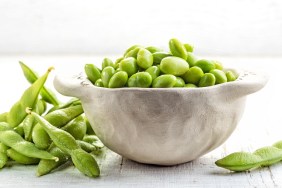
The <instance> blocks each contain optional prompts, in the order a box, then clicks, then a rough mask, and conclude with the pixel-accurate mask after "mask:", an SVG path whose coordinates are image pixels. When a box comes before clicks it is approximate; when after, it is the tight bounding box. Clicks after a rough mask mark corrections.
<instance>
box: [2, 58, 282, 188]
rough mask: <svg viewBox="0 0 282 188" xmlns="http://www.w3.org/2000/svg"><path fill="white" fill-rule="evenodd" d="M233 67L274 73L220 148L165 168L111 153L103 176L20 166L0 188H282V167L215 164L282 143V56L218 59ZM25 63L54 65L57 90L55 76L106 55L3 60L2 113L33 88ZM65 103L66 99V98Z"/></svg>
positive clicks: (6, 176)
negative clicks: (244, 168) (39, 173)
mask: <svg viewBox="0 0 282 188" xmlns="http://www.w3.org/2000/svg"><path fill="white" fill-rule="evenodd" d="M217 59H218V60H221V61H222V62H223V63H224V64H225V65H230V66H231V65H232V67H247V68H261V69H265V71H266V72H269V73H270V72H271V73H272V74H273V75H271V77H270V80H269V82H268V84H267V85H266V87H265V88H264V89H262V90H261V91H259V92H257V93H255V94H252V95H250V96H249V97H248V100H247V105H246V109H245V113H244V116H243V118H242V120H241V121H240V123H239V124H238V127H237V129H236V130H235V131H234V133H233V134H232V135H231V136H230V138H229V139H228V140H227V141H226V142H225V143H224V144H223V145H222V146H220V147H219V148H217V149H216V150H214V151H212V152H210V153H208V154H206V155H204V156H202V157H201V158H199V159H197V160H194V161H192V162H189V163H186V164H182V165H177V166H172V167H159V166H152V165H144V164H139V163H136V162H133V161H130V160H128V159H125V158H122V157H121V156H119V155H118V154H115V153H113V152H110V151H109V152H108V154H107V155H106V158H105V159H104V160H102V161H101V169H102V173H101V177H100V178H97V179H92V178H88V177H86V176H84V175H82V174H81V173H80V172H78V170H77V169H75V168H74V167H72V166H71V167H68V168H66V169H63V170H61V171H57V172H54V173H51V174H49V175H46V176H43V177H40V178H38V177H36V176H35V169H36V167H35V166H23V165H16V166H12V167H5V168H4V169H2V170H0V187H19V186H20V187H39V186H42V187H90V186H93V187H282V163H279V164H276V165H273V166H271V167H266V168H261V169H257V170H253V171H251V172H243V173H231V172H229V171H227V170H224V169H221V168H218V167H217V166H215V164H214V162H215V161H216V160H217V159H219V158H221V157H223V156H225V155H227V154H229V153H232V152H235V151H254V150H255V149H257V148H259V147H262V146H266V145H271V144H272V143H274V142H276V141H278V140H280V139H282V118H281V117H282V115H281V114H282V113H281V106H282V97H281V96H282V90H281V87H282V79H281V70H282V57H281V58H279V57H277V58H267V57H260V58H245V57H242V58H219V57H218V58H217ZM18 60H23V61H24V62H25V63H26V64H28V65H29V66H31V67H33V68H34V69H35V70H37V71H38V72H39V73H43V72H44V71H45V70H46V69H47V68H48V67H49V66H51V65H53V66H55V68H56V70H55V72H54V73H53V74H52V75H51V77H50V78H49V79H48V82H47V85H48V86H50V87H51V88H52V77H53V76H54V74H61V73H65V72H73V73H77V72H79V71H82V70H83V65H84V63H95V64H99V63H100V62H101V60H102V58H100V57H91V56H73V57H71V56H68V57H64V56H46V57H42V56H41V57H39V56H38V57H34V56H23V57H4V56H1V57H0V88H1V90H0V112H3V111H8V110H9V108H10V106H11V105H12V104H13V103H14V102H15V101H16V100H18V99H19V97H20V96H21V93H22V91H23V90H24V89H25V88H26V87H27V86H28V85H29V84H28V83H27V82H26V81H25V79H24V77H23V75H22V73H21V69H20V67H19V65H18V63H17V62H18ZM63 99H65V98H63Z"/></svg>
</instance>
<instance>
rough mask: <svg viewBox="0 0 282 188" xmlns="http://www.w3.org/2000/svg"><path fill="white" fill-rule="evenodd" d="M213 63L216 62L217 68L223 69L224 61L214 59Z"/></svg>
mask: <svg viewBox="0 0 282 188" xmlns="http://www.w3.org/2000/svg"><path fill="white" fill-rule="evenodd" d="M213 63H214V66H215V68H216V69H218V70H223V65H222V63H220V62H219V61H215V60H214V61H213Z"/></svg>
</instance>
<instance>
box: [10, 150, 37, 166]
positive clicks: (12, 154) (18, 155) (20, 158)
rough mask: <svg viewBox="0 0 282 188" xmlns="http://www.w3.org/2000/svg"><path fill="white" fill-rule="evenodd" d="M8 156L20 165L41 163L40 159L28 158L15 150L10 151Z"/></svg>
mask: <svg viewBox="0 0 282 188" xmlns="http://www.w3.org/2000/svg"><path fill="white" fill-rule="evenodd" d="M7 155H8V156H9V157H10V158H11V159H13V160H14V161H16V162H17V163H20V164H25V165H30V164H37V163H39V159H38V158H33V157H27V156H25V155H23V154H21V153H19V152H17V151H16V150H14V149H8V150H7Z"/></svg>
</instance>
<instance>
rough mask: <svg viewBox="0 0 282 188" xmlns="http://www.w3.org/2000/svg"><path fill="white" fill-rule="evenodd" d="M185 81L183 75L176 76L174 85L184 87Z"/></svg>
mask: <svg viewBox="0 0 282 188" xmlns="http://www.w3.org/2000/svg"><path fill="white" fill-rule="evenodd" d="M184 85H185V82H184V80H183V79H182V78H181V77H176V82H175V84H174V86H173V87H184Z"/></svg>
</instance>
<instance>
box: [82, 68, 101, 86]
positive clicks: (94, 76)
mask: <svg viewBox="0 0 282 188" xmlns="http://www.w3.org/2000/svg"><path fill="white" fill-rule="evenodd" d="M84 72H85V74H86V76H87V78H88V79H89V80H90V82H91V83H92V84H95V82H96V81H97V80H98V79H99V78H101V73H100V70H99V69H98V68H97V67H96V66H95V65H94V64H85V66H84Z"/></svg>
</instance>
